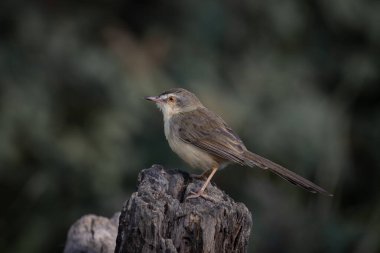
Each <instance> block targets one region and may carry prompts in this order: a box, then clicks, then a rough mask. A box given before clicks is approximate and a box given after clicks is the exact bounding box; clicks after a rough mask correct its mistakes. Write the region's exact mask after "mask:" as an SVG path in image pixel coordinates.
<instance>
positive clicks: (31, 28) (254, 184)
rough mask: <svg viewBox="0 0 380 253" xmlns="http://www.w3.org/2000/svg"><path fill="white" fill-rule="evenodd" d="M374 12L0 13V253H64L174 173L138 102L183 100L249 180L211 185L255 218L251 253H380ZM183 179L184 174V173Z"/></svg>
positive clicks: (24, 6)
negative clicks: (214, 130)
mask: <svg viewBox="0 0 380 253" xmlns="http://www.w3.org/2000/svg"><path fill="white" fill-rule="evenodd" d="M379 13H380V2H378V1H370V0H367V1H357V0H334V1H328V0H320V1H301V0H292V1H274V0H268V1H258V0H252V1H248V0H229V1H208V0H205V1H190V0H185V1H149V0H134V1H122V0H113V1H110V0H108V1H106V0H94V1H74V0H71V1H54V0H40V1H26V0H25V1H11V0H3V1H1V3H0V187H1V188H0V189H1V202H2V205H1V206H2V207H1V209H0V217H1V218H0V231H1V232H0V233H1V236H0V252H15V253H19V252H62V250H63V247H64V244H65V239H66V233H67V231H68V229H69V227H70V225H71V224H72V223H73V222H74V221H75V220H76V219H78V218H79V217H81V216H82V215H84V214H88V213H95V214H98V215H103V216H111V215H112V214H113V213H114V212H116V211H119V210H120V209H121V206H122V204H123V202H124V201H125V200H126V199H128V197H129V196H130V194H131V193H132V192H133V191H135V190H136V178H137V174H138V172H139V171H140V170H141V169H143V168H147V167H149V166H151V165H152V164H154V163H158V164H163V165H165V166H167V167H168V168H180V169H184V170H187V169H188V166H187V165H186V164H184V163H183V162H182V161H181V160H180V159H179V158H177V156H176V155H175V154H174V153H173V152H172V151H171V150H170V148H169V147H168V145H167V142H166V140H165V137H164V133H163V124H162V116H161V113H160V112H158V110H157V108H155V106H154V105H152V104H150V103H148V102H146V101H144V100H143V99H142V97H143V96H146V95H157V94H158V93H160V92H162V91H164V90H166V89H168V88H172V87H184V88H187V89H189V90H191V91H193V92H195V93H196V94H197V95H198V96H199V97H200V98H201V100H202V101H203V102H204V104H205V105H206V106H207V107H209V108H211V109H212V110H214V111H216V112H217V113H218V114H220V115H221V116H222V117H223V118H224V119H225V120H226V121H227V122H228V123H229V125H231V127H232V128H233V129H235V131H236V132H237V133H238V134H239V135H240V136H241V138H242V139H243V140H245V143H246V145H247V147H249V148H250V149H251V150H252V151H254V152H256V153H259V154H261V155H264V156H266V157H268V158H270V159H272V160H274V161H276V162H279V163H280V164H283V165H284V166H286V167H288V168H290V169H292V170H294V171H296V172H297V173H299V174H301V175H303V176H305V177H307V178H309V179H311V180H313V181H314V182H316V183H317V184H319V185H321V186H323V187H324V188H326V189H327V190H329V191H331V192H332V193H334V194H335V197H334V198H327V197H323V196H318V195H313V194H310V193H308V192H305V191H303V190H301V189H299V188H296V187H293V186H292V185H290V184H288V183H287V182H285V181H283V180H281V179H279V178H277V177H276V176H273V175H270V174H269V173H266V172H264V171H261V170H259V169H250V168H243V167H238V166H230V167H229V168H227V169H225V170H223V171H221V172H219V173H217V175H216V176H215V178H214V182H215V183H216V184H217V185H218V186H219V187H220V188H222V189H223V190H224V191H225V192H227V193H228V194H229V195H230V196H232V197H233V198H234V199H235V200H236V201H241V202H244V203H245V204H246V205H247V206H248V208H249V209H250V210H251V211H252V213H253V221H254V225H253V229H252V238H251V240H250V252H262V253H268V252H334V253H335V252H358V253H359V252H360V253H362V252H380V182H379V179H380V177H379V176H380V170H379V169H380V152H379V145H380V82H379V81H380V80H379V69H380V14H379ZM191 172H195V173H196V172H197V171H196V170H195V171H194V170H191Z"/></svg>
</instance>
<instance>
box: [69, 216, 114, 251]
mask: <svg viewBox="0 0 380 253" xmlns="http://www.w3.org/2000/svg"><path fill="white" fill-rule="evenodd" d="M119 214H120V213H116V214H115V215H114V216H113V217H112V218H111V219H108V218H105V217H100V216H96V215H92V214H89V215H85V216H83V217H82V218H80V219H79V220H77V221H76V222H75V223H74V224H73V225H72V226H71V228H70V230H69V233H68V235H67V241H66V245H65V249H64V253H111V252H114V250H115V245H116V241H115V239H116V236H117V224H118V219H119Z"/></svg>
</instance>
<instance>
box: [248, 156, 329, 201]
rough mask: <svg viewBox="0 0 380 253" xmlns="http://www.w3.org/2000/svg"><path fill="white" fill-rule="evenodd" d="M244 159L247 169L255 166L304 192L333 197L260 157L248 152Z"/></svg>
mask: <svg viewBox="0 0 380 253" xmlns="http://www.w3.org/2000/svg"><path fill="white" fill-rule="evenodd" d="M244 158H245V164H246V165H247V166H249V167H254V166H257V167H260V168H262V169H265V170H270V171H271V172H273V173H275V174H277V175H278V176H280V177H282V178H284V179H286V180H288V181H289V182H290V183H292V184H294V185H297V186H299V187H301V188H304V189H305V190H308V191H310V192H313V193H317V192H319V193H322V194H324V195H327V196H333V195H332V194H331V193H329V192H327V191H326V190H324V189H323V188H321V187H319V186H318V185H316V184H314V183H312V182H310V181H309V180H307V179H306V178H303V177H301V176H300V175H297V174H296V173H294V172H292V171H290V170H288V169H286V168H284V167H282V166H281V165H278V164H276V163H274V162H272V161H270V160H268V159H266V158H264V157H262V156H259V155H257V154H254V153H252V152H250V151H246V152H245V153H244Z"/></svg>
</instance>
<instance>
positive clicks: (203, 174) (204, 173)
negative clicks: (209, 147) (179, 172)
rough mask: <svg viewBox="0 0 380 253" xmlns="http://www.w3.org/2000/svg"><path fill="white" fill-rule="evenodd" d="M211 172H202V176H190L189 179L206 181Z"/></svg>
mask: <svg viewBox="0 0 380 253" xmlns="http://www.w3.org/2000/svg"><path fill="white" fill-rule="evenodd" d="M211 172H212V170H206V171H204V172H203V173H202V174H200V175H196V174H191V175H190V177H191V178H195V179H201V180H206V179H207V177H208V176H209V175H210V173H211Z"/></svg>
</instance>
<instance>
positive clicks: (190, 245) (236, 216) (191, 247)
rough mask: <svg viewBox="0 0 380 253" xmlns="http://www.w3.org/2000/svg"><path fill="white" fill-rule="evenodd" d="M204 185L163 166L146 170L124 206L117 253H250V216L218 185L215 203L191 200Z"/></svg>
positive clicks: (211, 189)
mask: <svg viewBox="0 0 380 253" xmlns="http://www.w3.org/2000/svg"><path fill="white" fill-rule="evenodd" d="M202 184H203V181H202V180H197V179H193V178H190V176H189V174H187V173H185V172H181V171H177V170H165V169H164V168H163V167H162V166H159V165H154V166H152V168H150V169H146V170H143V171H142V172H141V173H140V175H139V178H138V191H137V192H135V193H133V194H132V196H131V198H130V199H129V200H128V201H127V202H126V203H125V204H124V206H123V209H122V212H121V215H120V219H119V228H118V236H117V240H116V249H115V253H130V252H144V253H149V252H152V253H153V252H165V253H174V252H181V253H187V252H192V253H193V252H205V253H212V252H215V253H222V252H246V251H247V247H248V239H249V234H250V229H251V224H252V218H251V214H250V212H249V211H248V209H247V208H246V207H245V205H244V204H242V203H236V202H234V201H233V200H232V199H231V198H230V197H229V196H227V195H226V194H225V193H224V192H222V191H221V190H219V189H218V188H217V187H215V186H213V185H209V186H208V187H207V190H206V193H207V195H208V196H209V197H210V198H212V199H213V200H209V199H204V198H195V199H188V200H185V199H186V196H188V194H189V193H190V192H191V191H197V190H198V189H200V187H201V186H202Z"/></svg>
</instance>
